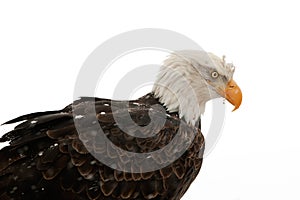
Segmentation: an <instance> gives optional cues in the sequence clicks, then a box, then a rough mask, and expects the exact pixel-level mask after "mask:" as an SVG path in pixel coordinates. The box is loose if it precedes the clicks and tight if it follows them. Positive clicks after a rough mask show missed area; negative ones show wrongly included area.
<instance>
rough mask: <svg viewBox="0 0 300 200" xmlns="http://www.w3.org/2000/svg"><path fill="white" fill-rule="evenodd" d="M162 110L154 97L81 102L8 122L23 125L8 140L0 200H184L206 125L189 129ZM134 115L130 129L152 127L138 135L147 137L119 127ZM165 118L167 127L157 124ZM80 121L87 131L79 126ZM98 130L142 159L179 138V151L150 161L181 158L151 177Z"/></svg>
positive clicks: (0, 155)
mask: <svg viewBox="0 0 300 200" xmlns="http://www.w3.org/2000/svg"><path fill="white" fill-rule="evenodd" d="M112 103H113V105H114V106H116V109H112V107H111V105H112ZM94 104H95V105H94ZM124 105H125V106H124ZM155 105H156V106H155ZM161 108H162V105H161V104H160V103H159V101H158V100H157V99H156V98H154V96H153V94H148V95H146V96H144V97H142V98H140V99H138V100H134V101H129V103H128V104H123V103H122V102H121V101H111V100H108V99H94V98H82V99H80V100H78V101H75V102H74V103H73V104H71V105H69V106H67V107H66V108H64V109H62V110H59V111H50V112H40V113H33V114H29V115H25V116H21V117H19V118H16V119H14V120H11V121H9V122H7V123H6V124H10V123H15V122H21V123H20V124H19V125H18V126H16V127H15V129H14V130H12V131H11V132H9V133H6V134H5V135H3V137H2V138H1V142H5V141H10V145H9V146H7V147H5V148H3V149H2V150H1V151H0V199H16V200H17V199H83V200H86V199H101V200H109V199H110V200H111V199H116V200H123V199H139V200H143V199H153V200H158V199H159V200H162V199H168V200H178V199H180V198H181V197H182V196H183V194H184V193H185V192H186V190H187V189H188V187H189V186H190V184H191V183H192V181H193V180H194V179H195V177H196V176H197V174H198V172H199V170H200V167H201V164H202V155H203V151H204V138H203V136H202V134H201V132H200V127H198V128H196V127H192V126H189V125H187V124H186V123H185V121H184V120H181V119H179V117H178V113H168V112H166V111H165V109H161ZM93 109H94V110H95V113H96V114H95V113H94V114H93V112H91V111H93ZM74 112H76V113H74ZM115 112H118V113H117V114H116V113H115ZM127 112H129V113H130V116H131V118H132V120H133V121H134V122H135V124H134V125H132V126H131V125H130V124H129V125H128V127H126V129H128V130H130V131H131V132H134V133H136V132H138V131H140V130H139V129H136V125H138V126H139V127H144V126H147V125H149V126H151V128H150V129H149V128H148V129H145V130H144V131H143V132H141V133H139V134H141V135H144V136H145V137H133V136H131V135H129V134H127V133H126V130H125V131H124V130H123V129H121V128H120V127H119V126H117V125H116V120H117V121H121V122H122V120H125V119H126V117H124V116H125V115H126V113H127ZM75 115H76V116H80V118H76V117H74V116H75ZM114 116H118V117H119V119H115V118H114ZM151 120H154V123H151ZM156 120H157V121H156ZM163 120H165V123H163V126H162V127H161V126H159V125H158V124H159V123H156V122H161V121H163ZM76 121H78V122H80V123H79V124H80V127H77V126H75V124H74V122H76ZM96 122H97V123H96ZM122 123H125V124H126V123H127V122H126V121H123V122H122ZM99 124H100V126H101V128H102V130H103V132H104V134H105V135H106V137H107V138H108V139H109V140H110V141H111V142H112V143H113V144H114V145H116V146H117V147H120V148H122V149H124V150H126V151H129V152H135V153H149V152H153V151H156V150H159V149H161V148H163V147H165V146H166V145H167V144H169V143H170V142H171V141H172V139H174V138H175V135H177V136H178V138H176V141H175V142H176V144H177V145H176V146H172V147H168V148H169V149H168V151H167V152H168V153H165V154H163V155H160V156H157V157H149V160H150V161H153V162H155V163H157V164H158V165H161V164H163V163H164V162H166V161H167V160H174V158H176V156H177V157H179V158H178V159H175V160H174V161H173V162H172V163H171V164H169V165H167V166H165V167H163V168H162V169H158V170H155V171H150V172H145V169H143V166H145V165H142V164H141V163H133V162H131V161H132V160H131V159H130V157H128V156H126V155H121V154H120V152H119V151H117V150H116V149H115V148H114V147H113V146H112V145H111V144H109V143H104V142H103V135H102V134H101V133H99V130H98V129H97V128H95V127H96V126H95V125H99ZM76 128H77V129H76ZM78 128H79V129H80V136H79V135H78ZM95 130H96V132H95ZM95 133H96V134H95ZM154 133H155V134H154ZM152 134H154V135H152ZM149 135H151V137H147V136H149ZM186 145H187V150H186V151H185V152H184V153H183V154H182V155H177V154H178V153H176V151H175V148H180V147H182V148H184V147H185V146H186ZM89 152H91V153H92V154H90V153H89ZM173 152H175V153H173ZM99 156H100V157H101V156H108V157H107V158H106V160H112V161H113V163H106V165H105V164H103V163H101V162H100V161H98V160H97V159H96V158H95V157H99ZM149 160H147V159H145V160H140V162H143V164H145V163H147V162H148V161H149ZM107 165H110V166H111V167H112V168H111V167H109V166H107ZM116 165H119V166H129V167H132V168H134V169H137V168H138V167H140V172H138V173H137V172H136V170H135V173H131V172H123V171H120V170H116V169H114V168H115V166H116ZM113 166H114V167H113Z"/></svg>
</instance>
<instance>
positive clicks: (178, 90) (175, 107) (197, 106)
mask: <svg viewBox="0 0 300 200" xmlns="http://www.w3.org/2000/svg"><path fill="white" fill-rule="evenodd" d="M212 72H217V73H218V77H217V78H214V77H212ZM233 73H234V67H233V65H232V64H230V63H229V64H227V63H226V62H225V58H224V57H223V58H219V57H218V56H216V55H214V54H212V53H207V52H204V51H196V50H188V51H178V52H174V53H172V54H171V55H170V56H169V57H168V58H167V59H166V60H165V61H164V64H163V65H162V67H161V69H160V71H159V73H158V76H157V80H156V82H155V84H154V87H153V93H154V95H155V96H156V97H157V98H159V100H160V102H161V103H163V104H164V105H165V106H166V107H167V109H168V111H169V112H178V113H179V115H180V117H181V118H184V119H185V120H186V122H187V123H189V124H191V125H195V123H196V122H197V121H198V120H199V119H200V116H201V114H203V113H204V111H205V103H206V102H207V101H209V100H211V99H213V98H218V97H222V95H221V94H220V93H218V92H217V91H218V90H220V89H221V90H222V89H224V90H225V87H226V85H227V83H228V81H229V80H231V79H232V76H233Z"/></svg>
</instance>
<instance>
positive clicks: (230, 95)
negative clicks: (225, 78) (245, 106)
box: [225, 80, 243, 111]
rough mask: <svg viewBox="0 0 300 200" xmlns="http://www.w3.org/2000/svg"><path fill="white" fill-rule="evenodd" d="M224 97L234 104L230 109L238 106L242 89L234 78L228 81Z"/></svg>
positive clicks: (240, 101)
mask: <svg viewBox="0 0 300 200" xmlns="http://www.w3.org/2000/svg"><path fill="white" fill-rule="evenodd" d="M225 98H226V99H227V101H229V102H230V103H231V104H232V105H233V106H234V109H233V110H232V111H235V110H236V109H238V108H239V107H240V105H241V103H242V98H243V96H242V91H241V89H240V87H239V86H238V85H237V84H236V82H235V81H234V80H230V81H229V82H228V84H227V86H226V88H225Z"/></svg>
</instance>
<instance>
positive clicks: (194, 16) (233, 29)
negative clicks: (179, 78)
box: [0, 0, 300, 200]
mask: <svg viewBox="0 0 300 200" xmlns="http://www.w3.org/2000/svg"><path fill="white" fill-rule="evenodd" d="M7 2H9V1H7ZM298 8H299V6H298V4H297V1H287V0H286V1H247V2H245V1H244V2H243V1H226V2H225V1H206V2H201V1H181V2H178V1H176V2H175V1H174V0H172V1H171V0H164V1H155V0H152V1H140V0H130V1H106V3H100V1H88V2H83V1H74V0H72V1H64V2H62V1H49V2H48V3H41V2H40V1H26V2H25V1H19V2H17V1H10V2H9V3H4V1H1V3H0V95H1V100H0V101H1V102H0V122H5V121H7V120H9V119H11V118H14V117H17V116H19V115H21V114H26V113H30V112H34V111H43V110H53V109H61V108H63V107H64V106H65V105H67V104H68V103H70V102H71V101H72V98H73V96H72V95H73V89H74V82H75V80H76V76H77V74H78V71H79V69H80V67H81V65H82V63H83V62H84V60H85V59H86V57H87V56H88V55H89V54H90V53H91V52H92V51H93V50H94V49H95V48H96V47H97V46H98V45H100V44H101V43H102V42H104V41H105V40H107V39H109V38H110V37H112V36H114V35H116V34H119V33H122V32H124V31H129V30H132V29H137V28H148V27H151V28H164V29H170V30H173V31H176V32H179V33H182V34H184V35H186V36H187V37H189V38H191V39H193V40H194V41H196V42H198V43H199V44H200V45H201V46H202V47H203V48H204V49H205V50H207V51H212V52H214V53H216V54H217V55H222V54H226V55H227V57H228V60H229V61H231V60H232V61H234V64H235V65H236V67H237V69H236V73H235V79H236V82H237V83H239V85H240V87H241V89H242V91H243V95H244V99H243V104H242V106H241V108H240V109H239V110H237V111H236V112H233V113H231V112H230V109H231V108H232V107H229V106H227V108H228V109H227V111H226V123H225V126H224V128H223V132H222V137H221V138H220V140H219V142H218V144H217V145H216V148H215V149H214V151H213V152H212V153H211V154H209V156H208V157H207V158H206V159H205V161H204V164H203V167H202V169H201V172H200V174H199V176H198V177H197V179H196V181H195V182H194V183H193V184H192V186H191V187H190V189H189V191H188V192H187V194H186V195H185V196H184V198H183V199H184V200H198V199H202V200H219V199H222V200H252V199H258V200H265V199H291V200H292V199H300V192H299V186H300V181H299V180H300V160H299V154H300V145H299V142H300V137H299V134H300V131H299V126H298V124H299V111H300V110H299V102H300V101H299V100H300V98H299V89H298V87H299V73H298V72H299V70H298V69H299V67H300V59H299V56H298V53H299V45H300V39H299V37H300V31H299V24H300V23H299V19H300V12H299V9H298ZM145 64H148V63H145ZM107 87H108V88H109V87H110V85H109V84H107ZM207 112H208V114H209V110H208V111H207ZM5 129H7V128H5V127H2V128H1V129H0V131H1V134H2V132H3V131H5ZM203 131H204V130H203ZM297 190H298V191H297Z"/></svg>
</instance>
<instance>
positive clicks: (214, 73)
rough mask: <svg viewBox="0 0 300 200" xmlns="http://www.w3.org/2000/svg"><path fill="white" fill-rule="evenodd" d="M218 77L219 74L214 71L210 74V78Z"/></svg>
mask: <svg viewBox="0 0 300 200" xmlns="http://www.w3.org/2000/svg"><path fill="white" fill-rule="evenodd" d="M218 76H219V73H218V72H216V71H213V72H212V73H211V77H213V78H218Z"/></svg>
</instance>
